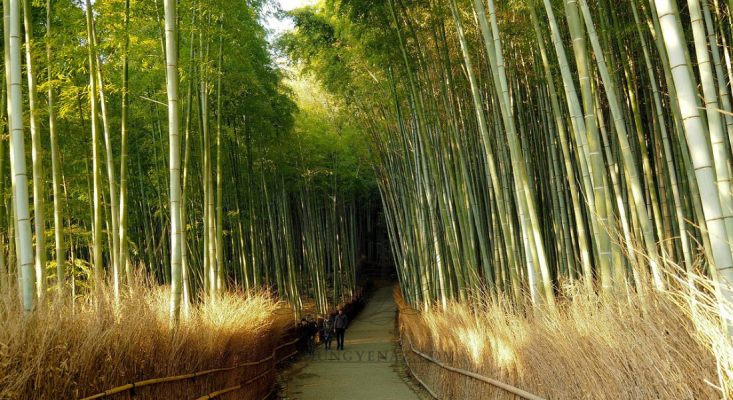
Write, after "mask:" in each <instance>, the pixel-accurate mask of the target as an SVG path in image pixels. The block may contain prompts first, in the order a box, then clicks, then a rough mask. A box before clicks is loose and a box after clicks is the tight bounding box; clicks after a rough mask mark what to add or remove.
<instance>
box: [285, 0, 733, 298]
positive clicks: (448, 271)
mask: <svg viewBox="0 0 733 400" xmlns="http://www.w3.org/2000/svg"><path fill="white" fill-rule="evenodd" d="M292 16H293V18H294V19H295V21H296V30H295V32H294V33H292V34H290V35H287V36H286V37H284V38H283V39H282V41H281V45H282V47H283V49H284V50H285V51H286V52H287V53H288V54H290V55H291V56H292V57H293V59H295V60H297V61H298V62H300V63H302V64H303V65H304V68H305V69H306V70H307V71H310V72H311V73H314V74H315V75H316V76H317V77H318V78H319V79H320V80H321V82H322V83H323V84H324V86H325V87H326V88H328V89H329V90H330V91H332V92H333V93H338V94H340V95H341V96H342V97H343V98H344V101H345V103H346V104H348V106H349V107H351V109H352V110H354V111H353V112H354V115H355V119H356V120H358V124H359V125H360V126H361V129H362V131H363V132H364V135H365V136H367V137H369V138H370V144H371V146H370V147H371V149H372V152H373V154H374V156H375V158H376V159H377V160H378V161H377V162H376V165H375V170H376V173H377V175H378V181H379V187H380V193H381V196H382V200H383V203H384V205H385V214H386V217H387V220H388V225H389V233H390V237H391V241H392V247H393V253H394V255H395V258H396V261H397V263H398V269H399V272H400V280H401V283H402V290H403V292H404V296H405V298H406V299H407V301H408V302H410V303H411V304H425V305H426V306H428V305H429V304H433V303H437V304H442V305H443V306H445V305H446V302H447V301H448V300H451V299H456V300H466V299H471V298H474V299H475V298H479V297H481V296H484V295H485V294H491V293H500V292H501V293H507V294H508V295H510V296H511V297H513V298H514V299H515V305H516V306H520V307H521V306H522V304H523V301H522V299H523V298H524V296H523V294H524V293H528V294H530V298H531V301H532V302H533V303H536V304H539V303H542V304H546V305H547V306H548V307H551V308H552V307H554V306H555V296H556V294H557V293H558V289H559V288H560V287H561V286H562V285H564V284H565V283H572V282H577V283H579V284H581V285H582V286H584V287H585V289H586V290H587V291H588V292H589V293H590V292H595V293H600V294H603V295H609V296H625V294H627V293H629V291H641V290H643V288H644V287H646V285H644V284H643V283H644V282H647V281H649V282H651V283H652V285H653V287H655V288H656V289H664V288H666V287H667V286H668V285H669V283H670V282H671V280H673V278H672V277H670V276H669V275H668V274H667V273H665V272H664V271H663V269H662V264H663V263H666V262H669V261H672V262H675V263H678V264H679V265H681V266H683V268H684V269H686V270H687V271H688V272H690V271H693V269H694V268H701V269H702V271H703V272H704V273H705V274H708V276H709V277H711V278H712V279H714V280H716V281H717V282H719V283H723V284H726V285H727V282H730V281H731V280H732V279H733V268H731V250H732V249H731V245H730V244H731V243H733V240H731V239H733V225H732V224H731V222H733V219H732V218H733V198H732V197H731V185H730V174H731V172H730V168H729V166H730V158H731V146H732V145H733V130H732V129H733V114H731V111H732V110H731V107H732V106H731V102H732V100H733V99H732V98H731V93H730V90H729V85H730V81H731V79H732V78H733V68H732V66H731V61H730V47H729V46H730V43H731V42H732V41H733V37H731V34H732V33H733V31H732V29H731V26H732V25H731V9H730V8H729V4H728V3H726V2H719V1H703V2H700V1H698V0H689V1H687V2H682V1H679V2H674V1H668V0H652V1H648V0H630V1H614V0H602V1H598V2H587V1H585V0H579V1H578V0H566V1H560V0H522V1H501V2H495V1H494V0H470V1H469V0H431V1H410V0H385V1H381V2H372V1H362V0H330V1H325V2H324V3H322V4H321V5H319V6H315V7H309V8H303V9H300V10H296V11H294V12H293V13H292ZM700 260H701V261H702V262H701V263H698V261H700ZM716 291H719V294H722V295H723V296H725V297H726V298H728V299H730V291H729V290H720V287H719V288H718V289H716ZM641 294H643V293H641ZM640 298H641V299H643V298H644V296H643V295H642V296H641V297H640Z"/></svg>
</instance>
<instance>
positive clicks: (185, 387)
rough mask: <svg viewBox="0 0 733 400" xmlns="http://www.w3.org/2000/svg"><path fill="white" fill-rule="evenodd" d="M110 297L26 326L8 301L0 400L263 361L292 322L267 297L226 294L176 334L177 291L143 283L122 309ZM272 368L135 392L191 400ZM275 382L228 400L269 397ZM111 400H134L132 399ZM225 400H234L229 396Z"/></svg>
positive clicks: (39, 313) (66, 394)
mask: <svg viewBox="0 0 733 400" xmlns="http://www.w3.org/2000/svg"><path fill="white" fill-rule="evenodd" d="M110 292H111V290H109V288H105V289H103V290H102V295H101V296H97V297H96V300H95V301H91V299H82V300H76V301H75V302H74V304H73V305H71V304H70V302H68V301H67V302H66V304H63V305H62V304H60V303H58V302H50V303H51V305H49V306H45V307H40V308H39V309H37V310H35V311H34V312H33V313H32V314H31V315H29V316H28V317H24V316H23V313H22V312H21V310H20V307H19V304H18V301H17V297H18V296H17V291H10V294H6V295H5V296H4V297H2V298H0V399H74V398H81V397H85V396H90V395H93V394H96V393H99V392H102V391H104V390H107V389H110V388H113V387H116V386H120V385H124V384H127V383H131V382H137V381H140V380H145V379H151V378H159V377H166V376H173V375H180V374H187V373H192V372H196V371H202V370H206V369H212V368H222V367H229V366H233V365H236V364H238V363H242V362H245V361H249V360H259V359H262V358H265V357H267V356H269V355H270V354H272V350H273V348H274V347H275V346H276V345H277V344H278V342H279V341H280V338H281V336H282V334H283V332H284V330H285V329H286V327H287V326H288V325H289V324H291V319H292V317H291V316H289V315H279V313H276V312H275V309H276V308H277V307H278V304H277V303H276V301H275V300H274V299H273V298H271V297H268V296H267V295H265V294H244V293H228V294H223V295H221V296H219V297H217V298H216V299H211V300H212V301H207V302H205V303H203V304H202V305H200V306H198V307H194V308H192V309H191V312H190V315H189V316H188V317H187V318H183V319H182V321H181V323H180V326H179V327H178V328H177V329H176V330H175V331H172V330H171V329H169V317H168V310H169V305H168V304H169V303H168V294H169V289H168V288H166V287H159V286H154V285H151V284H145V283H137V284H135V285H134V291H133V293H132V294H130V293H127V294H125V295H123V299H122V301H121V302H120V305H119V306H115V303H114V300H113V298H112V296H111V293H110ZM271 366H272V363H270V362H268V363H264V364H262V365H258V366H252V367H244V368H238V369H237V370H235V371H234V372H224V373H217V374H213V375H211V376H209V377H205V378H197V379H196V380H190V379H188V380H184V381H181V382H178V383H175V384H164V385H158V386H154V387H150V388H139V389H136V394H137V395H142V396H143V398H157V399H166V398H169V399H174V398H175V399H184V398H195V397H198V396H203V395H205V394H208V393H210V392H212V391H214V390H219V389H223V388H227V387H231V386H235V385H237V384H239V383H241V382H242V381H245V380H247V379H250V378H252V377H255V376H257V375H258V374H260V373H262V372H264V371H266V370H268V369H269V368H270V367H271ZM274 379H275V375H274V373H270V374H269V375H267V376H265V377H264V378H263V379H261V380H258V381H256V382H255V383H254V384H252V385H250V386H249V387H248V388H246V389H244V390H240V391H237V392H234V394H232V395H231V396H232V397H230V398H253V399H254V398H261V397H262V396H264V395H265V394H266V393H267V392H268V391H269V390H270V388H271V387H272V384H273V382H274ZM111 398H117V399H121V398H130V394H129V393H125V394H121V395H116V396H113V397H111ZM225 398H226V397H225Z"/></svg>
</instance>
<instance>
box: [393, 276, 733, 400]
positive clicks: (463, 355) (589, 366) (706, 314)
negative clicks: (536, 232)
mask: <svg viewBox="0 0 733 400" xmlns="http://www.w3.org/2000/svg"><path fill="white" fill-rule="evenodd" d="M667 272H668V277H669V279H668V281H669V283H670V285H669V289H668V290H666V291H656V290H654V289H652V288H651V285H648V284H645V285H644V289H645V290H644V294H643V295H640V294H636V293H629V291H627V290H625V289H624V290H622V291H621V293H619V294H618V297H616V298H614V299H602V300H601V299H599V298H596V297H595V296H588V295H587V294H582V288H581V287H579V286H578V285H572V284H570V285H566V286H564V288H563V290H562V293H561V295H560V296H559V299H560V300H561V301H560V305H559V308H558V311H557V312H552V311H550V310H547V309H544V308H539V309H537V310H535V311H530V312H529V314H525V313H523V312H519V311H517V310H515V309H514V308H512V307H510V305H509V302H508V301H507V300H506V299H503V298H499V299H496V298H494V299H492V300H485V301H483V302H481V303H480V304H478V305H473V306H468V305H465V304H458V303H450V304H449V305H448V307H447V308H446V310H440V309H439V308H438V307H435V308H433V309H431V310H429V311H423V312H409V311H412V310H413V309H412V308H410V307H407V305H406V304H405V303H404V301H403V300H402V299H401V296H400V294H399V291H398V292H397V294H396V295H397V297H398V299H399V304H400V307H401V309H403V310H404V312H402V313H401V314H400V322H401V327H402V328H401V329H402V333H403V342H402V344H403V350H404V352H405V354H406V355H407V357H408V361H409V363H410V366H411V367H412V370H413V371H414V373H415V374H416V375H417V376H418V377H419V378H420V379H421V380H423V382H425V383H426V384H427V385H428V386H429V387H430V388H431V389H432V390H433V391H435V392H436V393H437V394H438V395H439V396H440V397H441V398H444V399H487V398H491V399H514V398H515V397H514V395H511V394H509V393H507V392H505V391H503V390H501V389H498V388H495V387H493V386H491V385H489V384H487V383H484V382H480V381H478V380H475V379H472V378H469V377H465V376H462V375H460V374H457V373H455V372H451V371H448V370H446V369H443V368H440V367H439V366H437V365H435V364H433V363H430V362H427V361H426V360H425V359H423V358H421V357H419V356H418V355H416V354H414V353H412V352H411V351H410V344H412V345H414V347H415V348H416V349H418V350H420V351H422V352H426V353H431V354H432V355H433V356H434V357H435V358H438V359H441V361H444V362H447V363H448V364H449V365H451V366H453V367H457V368H462V369H465V370H469V371H472V372H476V373H479V374H481V375H484V376H487V377H490V378H494V379H498V380H500V381H503V382H505V383H508V384H510V385H514V386H516V387H519V388H521V389H524V390H526V391H529V392H531V393H534V394H536V395H539V396H542V397H545V398H551V399H614V400H616V399H720V398H730V396H731V395H732V394H733V347H732V346H731V340H730V338H729V336H728V332H727V331H726V329H725V328H724V326H723V324H722V323H721V313H726V314H728V316H730V315H733V314H730V312H731V311H730V310H731V309H732V308H731V307H730V304H726V305H724V306H723V307H722V308H721V307H720V306H718V303H717V301H716V300H715V298H716V297H715V295H714V293H715V286H714V284H713V282H712V281H711V280H709V279H707V278H705V277H704V276H702V275H699V274H692V275H690V276H687V275H686V274H685V272H684V271H680V270H679V269H678V268H677V267H676V266H674V265H667ZM679 277H682V278H679ZM691 282H692V283H691ZM627 287H628V286H627Z"/></svg>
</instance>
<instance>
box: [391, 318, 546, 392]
mask: <svg viewBox="0 0 733 400" xmlns="http://www.w3.org/2000/svg"><path fill="white" fill-rule="evenodd" d="M405 339H407V343H405ZM400 344H401V345H402V355H403V357H404V360H405V364H406V365H407V368H408V370H409V371H410V374H411V375H412V376H413V377H415V379H417V381H418V382H419V383H420V385H422V387H423V388H425V390H427V392H428V393H430V395H431V396H433V398H435V399H437V400H440V399H441V398H440V396H439V395H438V394H436V391H438V392H440V391H441V390H440V389H441V388H436V387H435V386H437V385H435V384H434V385H433V386H434V387H433V388H430V386H428V384H427V383H426V382H425V380H423V379H421V378H420V376H418V375H417V374H416V373H415V370H414V369H413V368H412V366H411V365H410V362H409V358H410V357H409V356H411V357H416V358H417V359H419V360H424V361H422V362H427V363H428V365H431V366H435V368H439V369H442V370H444V371H449V374H450V375H455V376H458V377H461V378H464V379H465V378H470V379H473V380H477V381H479V382H483V383H486V384H488V385H491V386H494V387H497V388H499V389H502V390H504V391H506V392H508V393H511V394H513V395H515V396H517V397H518V398H521V399H527V400H547V399H545V398H543V397H540V396H537V395H535V394H532V393H529V392H527V391H525V390H522V389H520V388H518V387H515V386H512V385H509V384H507V383H504V382H501V381H498V380H496V379H492V378H489V377H487V376H483V375H479V374H477V373H474V372H471V371H466V370H464V369H461V368H455V367H452V366H450V365H448V364H447V363H445V362H442V361H439V360H436V359H435V358H434V357H431V356H430V355H428V354H425V353H423V352H421V351H419V350H418V349H416V348H415V347H413V345H412V342H411V341H410V338H409V337H407V335H405V334H404V329H402V326H401V325H400ZM414 364H415V362H414V361H413V365H414ZM437 374H438V375H440V372H437ZM431 375H436V371H433V373H432V374H431ZM423 378H424V377H423ZM450 379H454V378H453V377H451V378H450Z"/></svg>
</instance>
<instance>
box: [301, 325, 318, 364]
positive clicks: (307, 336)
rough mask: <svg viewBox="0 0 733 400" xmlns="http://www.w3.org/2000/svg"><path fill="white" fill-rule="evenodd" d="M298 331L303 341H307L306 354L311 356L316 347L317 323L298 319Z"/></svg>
mask: <svg viewBox="0 0 733 400" xmlns="http://www.w3.org/2000/svg"><path fill="white" fill-rule="evenodd" d="M300 332H301V335H302V337H303V341H305V342H306V343H307V345H306V346H307V349H308V355H309V356H312V355H313V354H314V351H315V348H316V334H318V325H317V324H316V323H315V322H313V321H308V320H307V319H305V318H303V319H301V320H300Z"/></svg>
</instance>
